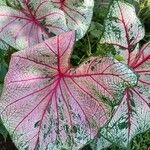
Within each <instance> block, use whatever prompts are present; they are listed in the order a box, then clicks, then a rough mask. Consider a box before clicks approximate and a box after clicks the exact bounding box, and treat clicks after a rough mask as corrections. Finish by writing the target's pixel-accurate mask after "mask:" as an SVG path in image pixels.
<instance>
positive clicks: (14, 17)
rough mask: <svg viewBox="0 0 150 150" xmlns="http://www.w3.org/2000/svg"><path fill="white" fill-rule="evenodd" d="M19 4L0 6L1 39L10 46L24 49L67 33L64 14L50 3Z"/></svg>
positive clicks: (28, 0)
mask: <svg viewBox="0 0 150 150" xmlns="http://www.w3.org/2000/svg"><path fill="white" fill-rule="evenodd" d="M8 2H9V1H8ZM8 2H7V3H8ZM12 2H14V1H12ZM17 2H18V3H17ZM17 2H15V3H13V4H14V5H13V4H10V3H9V4H8V5H10V6H12V7H9V6H0V37H1V39H2V40H4V41H5V42H7V43H8V44H9V45H11V46H13V47H15V48H17V49H23V48H25V47H29V46H32V45H34V44H37V43H40V42H42V41H43V40H45V39H47V38H48V37H51V36H52V35H56V34H60V33H62V32H65V31H67V26H66V21H65V19H64V17H65V16H64V13H63V12H62V11H60V10H58V9H51V8H50V7H48V6H49V5H50V2H48V1H44V2H41V1H31V0H22V1H21V2H19V0H17Z"/></svg>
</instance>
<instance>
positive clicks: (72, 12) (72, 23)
mask: <svg viewBox="0 0 150 150" xmlns="http://www.w3.org/2000/svg"><path fill="white" fill-rule="evenodd" d="M49 1H51V2H52V4H53V5H54V7H57V8H59V9H60V10H62V11H63V12H64V14H65V18H66V22H67V26H68V28H69V29H70V30H76V31H77V35H76V38H77V40H78V39H80V38H82V37H83V36H84V35H85V33H86V31H87V29H88V28H89V26H90V23H91V19H92V15H93V7H94V0H49Z"/></svg>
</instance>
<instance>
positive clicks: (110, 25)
mask: <svg viewBox="0 0 150 150" xmlns="http://www.w3.org/2000/svg"><path fill="white" fill-rule="evenodd" d="M104 26H105V31H104V35H103V38H102V39H101V43H107V44H113V45H114V46H117V47H120V48H122V49H128V50H130V51H132V50H133V45H135V44H136V43H138V42H139V41H140V40H141V39H142V38H143V37H144V34H145V32H144V28H143V26H142V24H141V22H140V20H139V19H138V17H137V16H136V11H135V8H134V7H133V6H132V5H131V4H129V3H125V2H121V1H119V0H114V1H113V3H112V4H111V6H110V10H109V13H108V15H107V18H106V20H105V24H104Z"/></svg>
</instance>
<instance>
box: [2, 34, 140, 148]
mask: <svg viewBox="0 0 150 150" xmlns="http://www.w3.org/2000/svg"><path fill="white" fill-rule="evenodd" d="M74 40H75V33H74V32H67V33H65V34H62V35H59V36H56V37H53V38H51V39H48V40H46V41H44V42H43V43H41V44H38V45H36V46H34V47H32V48H27V49H24V50H22V51H19V52H17V53H15V54H13V56H12V59H11V62H10V67H9V72H8V74H7V75H6V78H5V84H4V90H3V93H2V97H1V101H0V111H1V118H2V121H3V123H4V125H5V127H6V128H7V130H8V131H9V133H10V135H11V136H12V139H13V141H14V143H15V144H16V146H17V148H18V149H19V150H23V149H29V150H34V149H37V150H58V149H63V148H64V149H67V150H77V149H79V148H81V147H82V146H83V145H84V144H86V143H87V142H88V141H90V140H91V139H93V138H94V136H95V135H96V134H97V132H98V130H99V128H100V127H103V126H104V125H105V123H106V122H107V121H108V120H109V119H110V116H111V115H110V113H111V104H114V105H115V104H116V103H118V100H120V97H121V96H122V92H123V91H124V89H125V88H126V87H128V86H134V85H135V84H136V82H137V76H136V75H135V74H134V73H133V72H132V70H130V69H129V68H128V67H127V66H126V65H124V64H121V63H119V62H114V61H113V59H111V58H107V57H104V58H101V57H92V58H89V59H88V60H87V61H85V62H83V63H82V64H81V65H80V66H79V67H77V68H73V67H71V66H70V63H69V61H70V60H69V59H70V55H71V53H72V47H73V43H74ZM114 97H115V98H114Z"/></svg>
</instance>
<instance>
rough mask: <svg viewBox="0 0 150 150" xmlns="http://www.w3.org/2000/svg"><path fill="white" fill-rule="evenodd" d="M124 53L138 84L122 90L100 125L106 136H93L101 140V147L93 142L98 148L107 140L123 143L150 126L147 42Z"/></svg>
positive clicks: (149, 67) (148, 49)
mask: <svg viewBox="0 0 150 150" xmlns="http://www.w3.org/2000/svg"><path fill="white" fill-rule="evenodd" d="M126 56H128V58H129V57H130V61H129V62H128V65H129V66H130V67H131V68H132V69H133V70H134V71H135V72H136V74H138V76H139V80H138V84H137V86H135V87H134V88H129V89H128V90H126V92H125V93H124V97H123V99H122V102H121V103H120V105H119V106H118V107H117V108H116V110H115V111H116V112H115V113H114V115H113V117H112V119H111V121H110V123H109V124H108V125H107V126H106V127H105V128H104V129H102V131H101V133H100V134H102V135H103V138H104V137H105V138H106V139H108V140H105V141H104V139H103V138H97V140H95V142H94V143H97V142H98V143H101V142H103V147H100V146H99V145H97V149H98V150H100V149H102V148H104V147H107V145H108V142H113V143H114V144H116V145H117V146H120V147H127V146H128V144H129V143H130V141H131V140H132V138H133V137H135V136H136V135H137V134H139V133H142V132H144V131H146V130H148V129H150V117H149V116H150V42H149V43H146V44H145V45H144V46H143V47H142V48H141V49H140V50H139V49H136V50H135V51H133V52H131V53H130V55H125V56H124V57H126ZM93 145H94V144H93ZM95 149H96V148H95Z"/></svg>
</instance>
